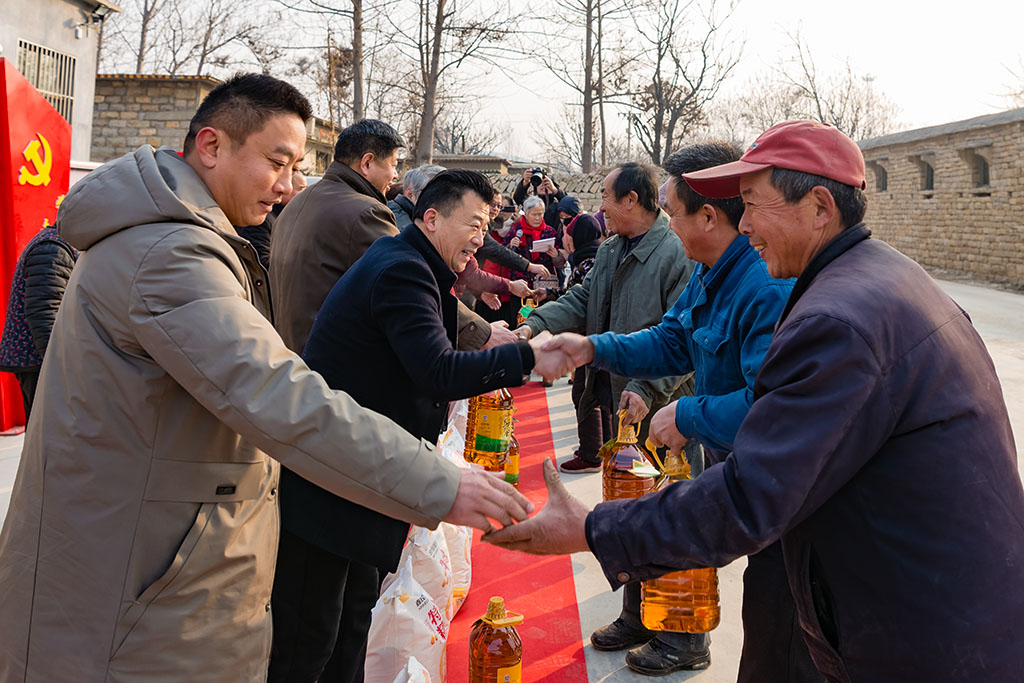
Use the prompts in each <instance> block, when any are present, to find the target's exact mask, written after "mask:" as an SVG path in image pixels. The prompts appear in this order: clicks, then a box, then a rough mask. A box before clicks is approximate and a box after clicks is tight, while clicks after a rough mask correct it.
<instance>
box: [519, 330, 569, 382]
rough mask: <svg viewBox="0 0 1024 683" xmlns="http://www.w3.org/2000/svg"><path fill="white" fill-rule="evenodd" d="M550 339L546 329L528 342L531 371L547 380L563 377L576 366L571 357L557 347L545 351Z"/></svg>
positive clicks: (551, 380)
mask: <svg viewBox="0 0 1024 683" xmlns="http://www.w3.org/2000/svg"><path fill="white" fill-rule="evenodd" d="M549 339H551V333H550V332H548V331H547V330H545V331H543V332H541V333H540V334H538V335H537V336H536V337H533V338H532V339H530V341H529V344H530V346H531V347H533V371H534V372H536V373H537V374H538V375H540V376H541V377H543V378H544V379H545V380H548V381H549V382H553V381H555V380H556V379H558V378H559V377H564V376H565V375H566V374H567V373H568V372H569V371H570V370H572V369H573V368H575V367H576V366H575V365H573V364H572V359H571V358H570V357H569V356H568V355H566V354H565V353H563V352H562V351H559V350H557V349H555V350H551V351H545V350H544V347H545V345H546V343H547V341H548V340H549Z"/></svg>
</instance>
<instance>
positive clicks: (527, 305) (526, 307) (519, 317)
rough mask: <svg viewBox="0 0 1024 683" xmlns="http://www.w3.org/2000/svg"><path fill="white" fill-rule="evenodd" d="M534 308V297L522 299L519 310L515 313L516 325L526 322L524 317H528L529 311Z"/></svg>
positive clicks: (535, 303) (535, 306) (535, 304)
mask: <svg viewBox="0 0 1024 683" xmlns="http://www.w3.org/2000/svg"><path fill="white" fill-rule="evenodd" d="M535 308H537V300H536V299H530V298H527V299H523V305H522V307H521V308H520V309H519V312H518V313H516V327H518V326H519V325H522V324H523V323H524V322H526V319H527V318H529V317H530V313H532V312H533V309H535Z"/></svg>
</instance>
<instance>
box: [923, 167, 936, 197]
mask: <svg viewBox="0 0 1024 683" xmlns="http://www.w3.org/2000/svg"><path fill="white" fill-rule="evenodd" d="M921 189H922V190H934V189H935V167H934V166H932V165H931V164H929V163H928V162H927V161H922V162H921Z"/></svg>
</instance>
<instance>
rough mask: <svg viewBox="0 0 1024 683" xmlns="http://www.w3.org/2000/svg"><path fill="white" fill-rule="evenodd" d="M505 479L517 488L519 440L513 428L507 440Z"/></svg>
mask: <svg viewBox="0 0 1024 683" xmlns="http://www.w3.org/2000/svg"><path fill="white" fill-rule="evenodd" d="M505 481H507V482H508V483H510V484H512V485H513V486H515V487H516V488H519V440H518V439H516V434H515V430H514V429H513V431H512V437H511V438H510V439H509V440H508V457H507V458H505Z"/></svg>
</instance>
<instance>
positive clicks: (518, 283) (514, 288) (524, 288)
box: [495, 280, 533, 310]
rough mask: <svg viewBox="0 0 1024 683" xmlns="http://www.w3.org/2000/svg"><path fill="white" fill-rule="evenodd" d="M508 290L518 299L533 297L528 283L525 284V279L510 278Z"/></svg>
mask: <svg viewBox="0 0 1024 683" xmlns="http://www.w3.org/2000/svg"><path fill="white" fill-rule="evenodd" d="M508 291H510V292H512V293H513V294H514V295H516V296H518V297H519V298H520V299H529V298H531V297H533V290H532V289H530V285H528V284H526V280H512V281H511V282H509V283H508ZM495 310H497V309H495Z"/></svg>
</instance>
